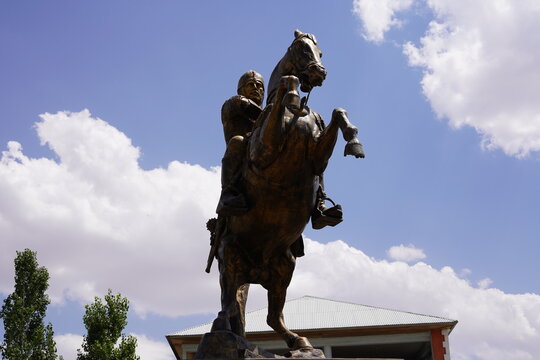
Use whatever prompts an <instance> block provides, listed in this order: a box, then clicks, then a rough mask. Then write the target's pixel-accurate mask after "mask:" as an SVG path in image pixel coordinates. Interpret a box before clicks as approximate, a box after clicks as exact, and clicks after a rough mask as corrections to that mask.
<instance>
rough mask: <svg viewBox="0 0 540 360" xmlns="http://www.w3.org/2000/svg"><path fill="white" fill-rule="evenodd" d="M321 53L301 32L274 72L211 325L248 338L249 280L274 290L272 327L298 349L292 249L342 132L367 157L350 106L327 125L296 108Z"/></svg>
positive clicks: (227, 235)
mask: <svg viewBox="0 0 540 360" xmlns="http://www.w3.org/2000/svg"><path fill="white" fill-rule="evenodd" d="M320 56H321V52H320V50H319V48H318V47H317V43H316V40H315V38H314V37H313V36H312V35H310V34H303V33H300V32H299V31H296V32H295V40H294V41H293V44H292V45H291V46H290V47H289V49H288V51H287V53H286V54H285V56H284V57H283V58H282V59H281V61H280V62H279V63H278V65H277V66H276V68H275V69H274V72H273V74H272V77H271V79H270V86H269V98H268V104H269V105H267V108H266V109H265V110H264V111H263V113H262V114H261V116H260V118H259V120H258V124H257V125H256V127H255V129H254V130H253V133H252V135H251V138H250V141H249V147H248V151H247V159H246V161H244V165H243V170H242V179H241V181H240V186H241V187H242V191H243V192H244V194H245V195H246V198H247V200H248V203H249V205H250V210H249V211H248V212H247V213H246V214H243V215H240V216H230V217H228V218H227V219H226V230H225V231H224V234H223V235H222V239H221V242H220V247H219V250H218V261H219V269H220V285H221V290H222V295H221V302H222V311H221V312H220V313H219V315H218V318H217V319H216V320H215V321H214V325H213V330H219V329H231V330H232V331H234V332H235V333H237V334H239V335H241V336H243V335H244V307H245V301H246V298H247V287H246V286H245V284H250V283H257V284H261V285H262V286H263V287H264V288H265V289H267V290H268V309H269V312H268V318H267V322H268V324H269V325H270V326H271V327H272V328H273V329H274V330H275V331H276V332H277V333H278V334H280V335H281V336H282V337H283V339H284V340H285V341H286V342H287V345H288V346H289V347H290V348H293V349H297V348H306V347H310V344H309V342H308V341H307V339H305V338H303V337H300V336H298V335H297V334H295V333H293V332H291V331H290V330H289V329H287V327H286V326H285V323H284V319H283V314H282V310H283V306H284V303H285V298H286V291H287V287H288V285H289V283H290V281H291V278H292V273H293V271H294V267H295V261H296V258H295V256H294V255H293V253H292V252H291V249H290V247H291V245H292V244H293V243H294V242H295V241H297V240H298V239H299V238H300V237H301V234H302V231H303V230H304V228H305V226H306V224H307V223H308V221H309V218H310V216H311V213H312V211H313V209H314V207H315V204H316V194H317V189H318V187H319V179H320V175H322V173H323V172H324V170H325V168H326V165H327V163H328V160H329V158H330V156H331V155H332V151H333V148H334V145H335V143H336V140H337V135H338V130H339V129H341V130H342V132H343V135H344V138H345V140H347V141H348V144H347V147H346V150H345V154H346V155H347V154H350V155H354V156H356V157H363V152H362V149H361V145H360V144H359V142H358V140H357V139H356V132H357V130H356V128H355V127H354V126H352V125H351V124H350V123H349V122H348V119H347V114H346V112H345V111H344V110H342V109H336V110H334V112H333V114H332V120H331V122H330V124H329V125H328V126H327V127H325V126H324V124H323V123H322V119H321V118H320V116H319V115H318V114H317V113H315V112H314V111H313V110H311V109H309V108H307V107H304V108H303V109H300V110H299V109H297V108H294V107H291V106H290V105H291V103H290V101H289V100H290V98H291V97H290V95H291V94H292V97H293V98H294V95H295V91H296V88H295V87H296V86H298V85H299V84H300V85H301V89H302V90H303V91H310V90H311V88H312V87H313V86H319V85H321V84H322V81H323V80H324V77H325V76H326V71H325V70H324V67H323V66H322V63H321V62H320ZM276 79H279V81H277V80H276ZM291 84H293V85H292V86H291ZM288 96H289V97H288Z"/></svg>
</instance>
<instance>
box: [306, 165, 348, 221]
mask: <svg viewBox="0 0 540 360" xmlns="http://www.w3.org/2000/svg"><path fill="white" fill-rule="evenodd" d="M326 200H329V201H330V202H331V203H332V204H333V206H332V207H330V208H329V207H327V206H326V203H325V202H326ZM342 221H343V210H342V209H341V205H339V204H335V203H334V202H333V201H332V199H330V198H329V197H328V196H326V193H325V192H324V177H323V175H322V174H321V175H319V189H318V190H317V202H316V204H315V209H313V213H312V215H311V226H312V227H313V228H314V229H316V230H319V229H322V228H323V227H325V226H336V225H337V224H339V223H340V222H342Z"/></svg>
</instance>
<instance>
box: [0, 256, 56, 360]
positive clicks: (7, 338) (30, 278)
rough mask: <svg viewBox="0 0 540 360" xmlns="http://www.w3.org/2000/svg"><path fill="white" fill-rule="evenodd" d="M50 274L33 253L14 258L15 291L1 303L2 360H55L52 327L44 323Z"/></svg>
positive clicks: (0, 349) (0, 347) (0, 351)
mask: <svg viewBox="0 0 540 360" xmlns="http://www.w3.org/2000/svg"><path fill="white" fill-rule="evenodd" d="M48 287H49V272H48V271H47V269H46V268H45V267H43V266H39V264H38V262H37V257H36V253H35V252H34V251H30V250H28V249H25V250H24V251H22V252H20V251H17V257H16V258H15V291H14V292H13V294H11V295H9V296H8V297H7V298H6V299H5V300H4V305H3V306H2V309H1V310H0V318H1V319H3V320H4V330H5V332H4V341H3V342H2V343H1V344H0V353H1V354H2V357H3V358H4V359H5V360H53V359H56V358H57V356H56V343H55V342H54V339H53V335H54V332H53V329H52V325H51V324H50V323H49V324H47V325H45V324H44V322H43V319H44V318H45V313H46V311H47V305H49V304H50V302H51V301H50V299H49V296H47V294H45V291H46V290H47V288H48Z"/></svg>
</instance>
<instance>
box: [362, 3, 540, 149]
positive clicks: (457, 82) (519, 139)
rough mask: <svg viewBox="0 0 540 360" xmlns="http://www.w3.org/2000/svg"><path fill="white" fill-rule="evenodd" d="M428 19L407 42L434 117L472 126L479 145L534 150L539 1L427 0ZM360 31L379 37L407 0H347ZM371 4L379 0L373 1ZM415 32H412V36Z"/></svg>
mask: <svg viewBox="0 0 540 360" xmlns="http://www.w3.org/2000/svg"><path fill="white" fill-rule="evenodd" d="M416 2H417V3H425V4H426V5H427V7H428V8H430V9H431V10H432V11H433V14H434V17H435V18H434V20H433V21H431V22H430V23H429V27H428V29H427V31H426V34H425V36H424V37H422V38H421V39H419V44H420V45H413V43H412V42H408V43H407V44H405V45H404V48H403V49H404V53H405V54H406V56H407V57H408V59H409V64H410V65H411V66H418V67H422V68H423V69H424V70H425V71H424V77H423V79H422V89H423V92H424V94H425V95H426V97H427V98H428V100H429V102H430V104H431V107H432V108H433V110H434V111H435V113H436V114H437V116H438V117H441V118H447V119H448V120H449V123H450V125H451V126H452V127H454V128H460V127H463V126H470V127H472V128H474V129H475V130H476V131H477V132H478V133H479V134H481V135H482V147H483V148H485V149H497V148H499V149H502V150H503V151H504V152H505V153H506V154H508V155H511V156H517V157H525V156H527V155H529V154H530V153H531V152H537V151H540V36H539V35H538V34H540V2H538V1H535V0H529V1H512V0H426V1H422V2H420V1H418V0H417V1H416ZM353 4H354V8H355V12H356V13H357V14H359V17H360V19H361V21H362V23H363V27H364V29H365V32H366V36H365V37H366V38H367V39H368V40H370V41H374V42H380V41H382V39H383V38H384V33H385V32H386V31H388V30H389V29H390V27H391V26H393V25H394V24H396V23H399V21H398V20H396V19H395V18H394V14H395V12H396V11H399V10H402V9H403V8H407V7H410V6H411V3H410V2H408V1H380V2H379V1H376V0H374V1H367V0H365V1H361V0H355V1H354V2H353ZM374 4H377V5H374ZM416 40H417V39H414V42H416Z"/></svg>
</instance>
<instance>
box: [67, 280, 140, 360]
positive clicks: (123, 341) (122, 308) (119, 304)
mask: <svg viewBox="0 0 540 360" xmlns="http://www.w3.org/2000/svg"><path fill="white" fill-rule="evenodd" d="M85 309H86V312H85V314H84V317H83V322H84V326H85V327H86V330H87V331H88V333H87V335H85V336H84V340H83V344H82V351H81V349H79V350H78V351H77V360H139V359H140V358H139V356H137V355H136V353H135V350H136V348H137V339H136V338H135V337H133V336H131V335H130V336H125V335H123V334H122V331H123V330H124V328H125V326H126V325H127V313H128V310H129V301H128V299H127V298H125V297H122V296H121V295H120V294H116V295H113V294H112V291H111V290H110V289H109V291H108V293H107V295H105V302H103V301H102V299H101V298H99V297H96V298H95V299H94V302H93V303H92V304H90V305H86V306H85ZM118 340H120V342H119V344H118V346H116V344H117V342H118Z"/></svg>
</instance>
